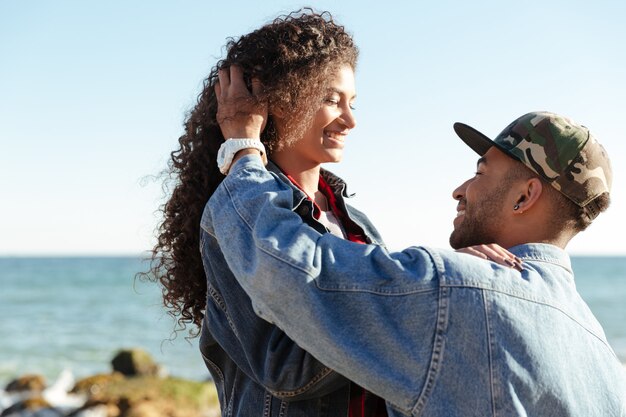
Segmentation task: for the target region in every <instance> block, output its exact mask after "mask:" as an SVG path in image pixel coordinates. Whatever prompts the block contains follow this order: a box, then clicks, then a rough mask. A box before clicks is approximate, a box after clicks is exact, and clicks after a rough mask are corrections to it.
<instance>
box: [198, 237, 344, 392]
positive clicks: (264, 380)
mask: <svg viewBox="0 0 626 417" xmlns="http://www.w3.org/2000/svg"><path fill="white" fill-rule="evenodd" d="M201 251H202V258H203V262H204V266H205V273H206V275H207V277H208V278H209V279H208V280H207V287H208V288H207V296H208V298H209V302H208V304H207V309H206V312H205V325H206V326H207V327H208V330H209V331H210V333H211V336H212V338H213V339H215V341H216V342H217V343H219V345H220V346H221V347H222V349H224V351H225V352H226V353H227V354H228V356H229V357H230V359H232V360H233V361H234V362H235V363H236V364H237V367H239V369H241V370H242V371H243V372H244V373H245V374H246V375H247V376H248V377H250V378H251V379H252V380H254V381H255V382H256V383H257V384H259V385H261V386H263V387H264V388H265V389H266V390H267V391H269V392H271V393H272V395H274V396H276V397H278V398H281V399H283V400H285V401H296V400H304V399H310V398H318V397H322V396H324V395H327V394H329V393H331V392H334V391H336V390H337V389H339V388H341V387H345V386H347V385H348V384H349V381H348V380H347V379H346V378H345V377H343V376H341V375H339V374H338V373H336V372H334V371H332V370H331V369H330V368H328V367H327V366H325V365H323V364H322V363H320V362H319V361H318V360H317V359H315V358H314V357H313V356H312V355H311V354H309V353H308V352H306V351H305V350H304V349H302V348H301V347H300V346H298V345H297V344H296V343H295V342H294V341H293V340H292V339H290V338H289V337H288V336H287V335H286V334H285V333H284V332H283V331H282V330H280V329H279V328H278V327H276V326H275V325H273V324H271V323H268V322H267V321H266V320H264V319H262V318H260V317H258V316H257V315H256V314H255V312H254V310H253V307H252V303H251V301H250V298H249V297H248V295H247V294H246V293H245V292H244V290H243V289H242V288H241V286H240V285H239V284H238V283H237V281H236V280H235V278H234V277H233V276H232V274H231V272H230V271H229V269H228V267H227V265H226V263H225V261H224V259H223V256H222V253H221V251H220V250H219V246H218V244H217V242H216V240H215V237H214V236H211V235H210V234H209V233H207V232H206V231H203V232H202V234H201Z"/></svg>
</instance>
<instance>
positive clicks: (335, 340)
mask: <svg viewBox="0 0 626 417" xmlns="http://www.w3.org/2000/svg"><path fill="white" fill-rule="evenodd" d="M291 204H292V196H291V192H290V190H289V188H288V187H286V186H285V185H284V184H283V183H282V182H280V181H276V179H275V177H274V176H273V175H272V174H269V173H268V172H267V171H266V170H265V169H264V168H263V166H262V164H261V163H260V160H259V159H258V157H254V156H246V157H244V158H242V159H241V160H239V161H237V163H236V164H235V165H234V167H233V168H232V170H231V173H230V174H229V175H228V177H227V178H226V179H225V180H224V182H223V183H222V185H221V186H220V187H219V189H218V190H217V191H216V192H215V193H214V195H213V197H212V198H211V200H210V201H209V203H208V206H207V210H206V211H205V216H204V220H203V227H204V228H206V230H208V231H209V233H211V234H212V235H214V236H216V238H217V240H218V241H219V242H220V243H221V244H222V245H221V247H222V250H223V253H224V256H225V257H226V259H227V260H228V261H229V264H231V265H233V268H232V271H233V272H234V273H235V276H236V277H237V279H238V281H239V282H240V283H241V284H242V286H243V288H244V289H245V290H246V292H248V293H249V294H250V296H251V299H252V303H253V305H254V308H255V311H256V312H257V313H258V314H259V315H260V316H261V317H263V318H265V319H266V320H268V321H271V322H273V323H275V324H276V325H277V326H279V327H280V328H282V329H284V330H285V332H286V333H287V334H288V335H289V336H290V337H292V338H293V339H294V340H295V341H296V342H297V343H298V344H300V345H301V346H302V347H303V348H305V349H306V350H307V351H309V352H311V354H313V355H315V356H316V357H318V358H319V359H320V360H322V361H323V362H324V363H326V364H327V365H328V366H330V367H332V368H333V369H335V370H337V371H338V372H340V373H341V374H343V375H345V376H346V377H348V378H350V379H351V380H353V381H355V382H356V383H358V384H360V385H362V386H363V387H364V388H366V389H368V390H369V391H371V392H373V393H375V394H377V395H379V396H381V397H383V398H385V399H386V400H387V408H388V411H389V415H390V416H400V415H413V416H432V417H453V416H464V417H468V416H559V417H562V416H580V417H600V416H602V417H606V416H626V378H625V372H624V369H623V367H622V365H621V364H620V363H619V361H618V359H617V357H616V355H615V353H614V352H613V350H612V349H611V347H610V346H609V344H608V342H607V340H606V337H605V334H604V331H603V329H602V327H601V326H600V324H599V323H598V321H597V320H596V319H595V318H594V316H593V314H592V313H591V311H590V310H589V308H588V307H587V305H586V304H585V303H584V301H583V300H582V299H581V297H580V296H579V294H578V293H577V291H576V287H575V284H574V277H573V273H572V270H571V265H570V260H569V257H568V256H567V254H566V253H565V252H564V251H563V250H561V249H560V248H557V247H555V246H552V245H548V244H526V245H520V246H516V247H513V248H511V249H510V250H511V251H512V252H513V253H514V254H516V255H517V256H519V257H520V258H522V259H523V260H524V271H523V272H518V271H516V270H514V269H511V268H506V267H502V266H499V265H496V264H494V263H492V262H488V261H485V260H481V259H479V258H476V257H473V256H470V255H466V254H462V253H457V252H453V251H448V250H437V249H429V248H424V247H412V248H409V249H406V250H404V251H402V252H397V253H390V252H388V251H386V250H385V249H384V248H383V247H380V246H373V245H355V244H352V243H351V242H345V241H342V240H341V239H337V238H336V237H334V236H332V235H329V234H325V235H320V234H319V233H317V232H316V231H314V230H312V229H311V228H309V227H306V226H304V225H303V224H302V222H301V220H300V218H299V217H298V216H295V215H293V213H292V212H291V210H289V208H290V207H291ZM286 209H287V210H286Z"/></svg>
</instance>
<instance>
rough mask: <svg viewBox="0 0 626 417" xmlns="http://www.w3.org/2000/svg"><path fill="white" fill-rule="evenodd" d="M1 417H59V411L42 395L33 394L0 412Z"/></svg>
mask: <svg viewBox="0 0 626 417" xmlns="http://www.w3.org/2000/svg"><path fill="white" fill-rule="evenodd" d="M0 416H2V417H8V416H21V417H25V416H31V417H35V416H37V417H59V416H61V412H60V411H58V410H56V409H55V408H53V407H52V406H50V404H49V403H48V402H47V401H46V400H45V399H44V398H43V397H42V396H39V395H37V396H34V397H30V398H27V399H25V400H22V401H18V402H16V403H15V404H13V405H12V406H10V407H9V408H7V409H6V410H4V411H2V414H0Z"/></svg>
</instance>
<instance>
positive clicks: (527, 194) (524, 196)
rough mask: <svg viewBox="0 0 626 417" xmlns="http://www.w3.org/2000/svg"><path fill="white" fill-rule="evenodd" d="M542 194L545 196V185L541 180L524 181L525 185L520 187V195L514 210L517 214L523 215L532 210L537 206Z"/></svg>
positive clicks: (535, 178) (534, 178)
mask: <svg viewBox="0 0 626 417" xmlns="http://www.w3.org/2000/svg"><path fill="white" fill-rule="evenodd" d="M541 194H543V183H542V182H541V180H540V179H539V178H537V177H533V178H531V179H529V180H526V181H524V183H523V185H522V186H521V187H520V194H519V197H518V199H517V201H516V202H515V206H514V207H513V210H515V212H516V213H517V214H522V213H524V212H526V211H528V210H530V209H531V208H533V207H534V206H535V204H537V201H539V198H540V197H541Z"/></svg>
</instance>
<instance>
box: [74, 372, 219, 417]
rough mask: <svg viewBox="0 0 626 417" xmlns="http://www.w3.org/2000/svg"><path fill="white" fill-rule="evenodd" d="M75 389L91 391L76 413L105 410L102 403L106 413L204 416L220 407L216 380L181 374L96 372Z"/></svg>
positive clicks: (113, 416) (135, 416)
mask: <svg viewBox="0 0 626 417" xmlns="http://www.w3.org/2000/svg"><path fill="white" fill-rule="evenodd" d="M94 387H97V388H94ZM72 391H73V392H77V393H85V394H87V395H88V399H87V402H86V404H85V405H84V406H83V407H82V408H81V409H79V410H78V411H77V412H75V413H73V416H76V417H77V416H81V415H89V414H87V412H88V410H95V409H98V410H100V413H102V411H101V410H103V409H104V408H102V406H106V407H107V409H106V410H107V414H106V417H200V416H206V415H209V414H212V413H213V412H214V410H216V409H217V410H219V404H218V400H217V392H216V390H215V385H214V384H213V383H207V382H195V381H188V380H184V379H178V378H159V377H155V376H137V377H128V378H125V377H123V376H122V375H121V374H119V373H116V374H111V375H109V376H107V375H96V376H93V377H90V378H86V379H84V380H81V381H78V382H77V383H76V386H75V387H74V389H73V390H72ZM83 413H85V414H83ZM100 415H101V414H100Z"/></svg>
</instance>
